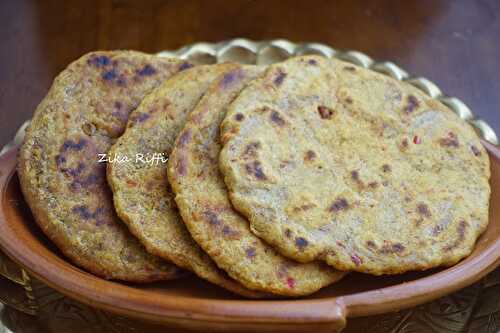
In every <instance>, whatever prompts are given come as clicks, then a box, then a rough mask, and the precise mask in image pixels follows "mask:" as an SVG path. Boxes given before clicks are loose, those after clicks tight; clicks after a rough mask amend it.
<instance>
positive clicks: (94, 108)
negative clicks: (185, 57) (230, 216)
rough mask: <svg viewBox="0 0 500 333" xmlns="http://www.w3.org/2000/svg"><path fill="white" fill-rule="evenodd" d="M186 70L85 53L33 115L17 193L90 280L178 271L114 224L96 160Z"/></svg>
mask: <svg viewBox="0 0 500 333" xmlns="http://www.w3.org/2000/svg"><path fill="white" fill-rule="evenodd" d="M190 66H191V65H190V64H188V63H185V62H181V61H179V60H172V59H167V58H159V57H154V56H151V55H147V54H143V53H139V52H132V51H116V52H93V53H89V54H87V55H85V56H83V57H81V58H80V59H78V60H77V61H75V62H73V63H72V64H70V65H69V67H68V68H67V69H65V70H64V71H63V72H62V73H61V74H60V75H59V76H58V77H57V78H56V79H55V81H54V84H53V85H52V88H51V89H50V91H49V93H48V95H47V96H46V97H45V99H44V100H43V101H42V102H41V103H40V105H39V106H38V108H37V110H36V111H35V114H34V117H33V120H32V121H31V125H30V126H29V128H28V130H27V133H26V137H25V140H24V144H23V146H22V148H21V151H20V155H19V169H18V170H19V178H20V181H21V187H22V190H23V193H24V196H25V198H26V200H27V202H28V204H29V206H30V208H31V210H32V212H33V214H34V216H35V219H36V221H37V222H38V224H39V225H40V227H41V228H42V230H43V231H44V232H45V234H46V235H47V236H48V237H49V238H50V239H51V240H52V241H53V242H54V243H55V244H56V245H57V246H58V247H59V248H60V249H61V251H62V252H63V253H64V254H65V255H66V256H67V257H69V258H70V259H71V260H72V261H73V262H74V263H76V264H77V265H79V266H81V267H83V268H85V269H86V270H88V271H90V272H92V273H94V274H96V275H99V276H102V277H104V278H108V279H120V280H127V281H136V282H147V281H153V280H164V279H170V278H174V277H177V276H179V274H180V272H181V271H180V269H178V268H177V267H175V266H174V265H170V264H168V263H166V262H163V261H162V260H161V259H159V258H157V257H155V256H152V255H150V254H148V253H147V252H146V251H145V249H144V248H143V247H142V245H141V244H140V243H139V242H138V241H137V240H136V239H135V238H134V237H133V236H132V234H130V233H129V231H128V230H127V227H126V226H125V225H124V224H123V223H122V222H121V221H120V220H119V219H118V217H117V216H116V213H115V210H114V207H113V201H112V197H111V192H110V190H109V188H108V186H107V183H106V163H100V162H99V160H100V159H103V160H104V156H105V154H106V153H107V152H108V149H109V148H110V147H111V145H112V144H113V142H114V140H115V138H116V137H118V136H120V135H121V133H122V132H123V130H124V128H125V124H126V121H127V119H128V115H129V113H130V112H131V111H132V110H134V109H135V108H136V107H137V106H138V105H139V103H140V102H141V100H142V99H143V98H144V96H145V95H146V94H148V93H149V92H150V91H152V90H153V89H154V88H155V87H157V86H158V85H159V84H160V83H161V82H163V81H164V80H165V79H167V78H168V77H170V76H172V75H173V74H174V73H176V72H178V71H179V70H181V69H184V68H187V67H190ZM100 154H102V155H100Z"/></svg>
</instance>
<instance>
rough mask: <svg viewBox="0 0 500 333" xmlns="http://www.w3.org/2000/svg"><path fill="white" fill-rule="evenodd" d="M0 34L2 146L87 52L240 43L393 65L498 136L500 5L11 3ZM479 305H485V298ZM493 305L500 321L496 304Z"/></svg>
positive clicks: (488, 1) (315, 0)
mask: <svg viewBox="0 0 500 333" xmlns="http://www.w3.org/2000/svg"><path fill="white" fill-rule="evenodd" d="M0 31H1V36H2V44H1V46H0V110H1V111H0V146H2V145H3V144H5V143H7V142H8V141H9V140H10V139H11V138H12V137H13V135H14V133H15V131H16V129H17V128H18V127H19V126H20V125H21V123H22V122H23V121H24V120H26V119H28V118H29V117H30V116H31V114H32V112H33V110H34V109H35V107H36V105H37V104H38V103H39V102H40V100H41V99H42V98H43V96H44V95H45V94H46V92H47V90H48V88H49V86H50V84H51V82H52V80H53V78H54V76H55V75H56V74H57V73H58V72H60V71H61V70H62V69H63V68H64V67H65V66H66V65H67V64H68V63H69V62H71V61H72V60H74V59H76V58H78V57H79V56H80V55H82V54H83V53H85V52H88V51H92V50H96V49H137V50H142V51H146V52H157V51H161V50H165V49H176V48H178V47H180V46H183V45H185V44H188V43H193V42H196V41H221V40H225V39H230V38H235V37H246V38H250V39H255V40H261V39H271V38H286V39H290V40H292V41H318V42H322V43H325V44H329V45H331V46H333V47H336V48H341V49H355V50H360V51H362V52H365V53H367V54H368V55H370V56H372V57H373V58H375V59H387V60H391V61H394V62H395V63H397V64H399V65H401V66H402V67H403V68H405V69H407V70H408V71H409V72H411V73H418V74H419V75H421V76H425V77H428V78H429V79H431V80H432V81H434V82H436V83H437V84H438V85H439V86H440V87H441V88H442V89H443V91H445V92H446V93H448V94H449V95H454V96H457V97H459V98H461V99H462V100H463V101H464V102H465V103H466V104H467V105H469V107H470V108H471V109H472V110H473V112H474V113H475V114H476V115H478V116H479V117H481V118H483V119H485V120H486V121H487V122H488V123H489V124H490V125H491V126H492V127H493V129H494V130H496V131H497V133H500V79H499V77H500V60H499V58H500V1H498V0H482V1H479V0H478V1H468V0H457V1H444V0H443V1H433V0H421V1H416V0H415V1H397V0H394V1H352V0H345V1H326V0H306V1H275V0H265V1H248V0H245V1H237V0H232V1H223V0H214V1H188V0H172V1H160V0H152V1H126V0H115V1H110V0H101V1H99V0H82V1H76V0H69V1H56V0H44V1H42V0H40V1H28V0H18V1H15V0H3V1H1V2H0ZM497 275H498V274H497ZM490 279H491V278H490ZM494 281H496V282H494V283H493V284H491V282H483V283H486V284H487V286H486V287H487V288H492V286H493V288H496V289H495V290H496V291H495V292H496V295H499V294H500V293H499V292H500V291H499V290H497V289H499V286H500V283H498V281H500V279H499V278H498V276H497V277H496V278H495V279H494ZM488 283H490V284H488ZM486 287H485V288H486ZM474 288H477V287H471V290H476V289H474ZM488 290H490V291H489V292H490V293H491V292H492V291H491V289H488ZM471 292H474V291H471ZM482 294H484V292H479V294H478V295H482ZM482 297H484V295H483V296H482ZM475 302H479V303H478V304H479V305H478V306H483V305H481V296H477V298H476V299H475ZM436 304H441V303H436ZM475 304H476V303H475ZM428 306H429V305H428ZM481 309H483V308H482V307H481ZM488 309H489V310H488V311H490V312H491V313H493V315H495V313H496V315H497V316H498V313H499V309H498V305H497V308H496V309H495V306H494V304H493V308H492V307H491V306H490V307H489V308H488ZM418 311H420V310H417V311H413V312H404V313H403V314H398V315H395V316H397V317H394V316H393V318H392V319H387V318H388V317H386V318H371V319H370V320H368V321H364V320H362V319H360V320H359V321H356V322H353V323H350V328H349V327H348V331H349V332H351V331H355V330H356V331H357V329H356V328H360V329H362V330H365V331H366V330H368V331H370V329H372V330H374V329H375V328H376V327H378V329H379V331H381V332H382V331H383V330H381V327H382V328H383V327H387V328H388V329H389V328H390V329H395V331H398V332H399V331H402V330H401V327H402V326H398V325H401V324H400V322H401V323H405V320H406V323H407V322H408V318H410V316H417V317H418V313H420V312H418ZM426 311H427V312H428V311H432V310H429V309H428V310H425V308H424V310H423V312H422V313H424V314H425V312H426ZM408 313H411V314H408ZM468 313H469V314H468V315H470V316H472V317H473V315H472V314H471V313H472V312H468ZM415 314H416V315H415ZM405 316H406V317H405ZM472 317H471V318H472ZM19 318H20V317H19ZM394 318H395V319H394ZM405 318H406V319H405ZM422 318H425V315H423V316H422ZM410 319H411V318H410ZM417 319H418V318H417ZM384 321H385V323H386V324H384ZM376 323H378V324H376ZM381 323H382V324H381ZM376 325H378V326H376ZM381 325H382V326H381ZM384 325H387V326H384ZM497 325H498V322H497ZM398 327H399V328H398ZM497 328H498V327H497ZM467 329H469V328H467ZM485 332H486V331H485ZM492 332H493V331H492Z"/></svg>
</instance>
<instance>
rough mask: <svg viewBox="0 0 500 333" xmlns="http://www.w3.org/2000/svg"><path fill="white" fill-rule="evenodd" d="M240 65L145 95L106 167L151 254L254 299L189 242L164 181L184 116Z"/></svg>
mask: <svg viewBox="0 0 500 333" xmlns="http://www.w3.org/2000/svg"><path fill="white" fill-rule="evenodd" d="M238 67H239V66H238V65H232V64H221V65H211V66H198V67H194V68H191V69H188V70H186V71H183V72H181V73H179V74H177V75H175V76H174V77H172V78H171V79H169V80H167V81H165V82H164V83H163V84H162V85H161V86H160V87H159V88H157V89H156V90H155V91H154V92H153V93H151V94H149V95H148V96H147V97H146V98H145V99H144V100H143V102H142V103H141V105H140V106H139V107H138V108H137V109H136V110H135V111H134V112H133V113H132V114H131V116H130V119H129V122H128V126H127V129H126V130H125V133H124V134H123V135H122V136H121V137H120V138H119V139H118V140H117V141H116V143H115V145H114V146H113V147H112V149H111V150H110V152H109V155H110V157H113V158H115V160H116V162H115V163H109V164H108V182H109V184H110V185H111V188H112V190H113V198H114V203H115V207H116V211H117V213H118V216H119V217H120V218H121V219H122V220H123V222H125V223H126V224H127V226H128V227H129V229H130V231H131V232H132V233H133V234H134V235H135V236H136V237H137V238H139V239H140V241H141V243H142V244H144V245H145V246H146V249H147V250H148V251H149V252H150V253H152V254H155V255H158V256H160V257H162V258H164V259H167V260H169V261H171V262H173V263H174V264H176V265H178V266H179V267H182V268H185V269H188V270H190V271H192V272H195V273H196V274H197V275H198V276H200V277H202V278H204V279H206V280H208V281H210V282H212V283H214V284H217V285H219V286H222V287H224V288H226V289H229V290H232V291H233V292H236V293H238V294H242V295H245V296H253V297H255V296H258V293H256V292H254V291H251V290H248V289H246V288H244V287H243V286H242V285H240V284H239V283H237V282H236V281H234V280H233V279H231V278H229V277H228V276H227V274H226V273H225V272H224V271H222V270H221V269H219V268H218V267H217V266H216V265H215V264H214V262H213V261H212V260H211V259H210V257H209V256H208V255H207V254H206V253H205V252H203V250H201V249H200V247H199V246H198V244H196V242H195V241H194V240H193V239H192V238H191V235H190V234H189V232H188V231H187V229H186V227H185V225H184V223H183V221H182V218H181V217H180V215H179V212H178V210H177V206H176V205H175V202H174V195H173V193H172V192H171V190H170V186H169V184H168V180H167V164H166V161H167V160H168V155H169V154H170V152H171V151H172V148H173V145H174V141H175V138H176V137H177V134H179V132H180V131H181V129H182V127H183V126H184V124H185V122H186V118H187V115H188V113H189V112H190V111H191V110H192V109H193V108H194V107H195V106H196V104H197V103H198V102H199V100H200V98H201V97H202V96H203V94H204V93H205V91H206V90H207V88H208V87H209V86H210V84H211V83H212V81H214V80H215V79H216V78H217V77H218V76H220V75H221V74H223V73H225V72H228V71H231V70H234V68H238Z"/></svg>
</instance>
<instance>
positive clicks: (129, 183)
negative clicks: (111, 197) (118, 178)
mask: <svg viewBox="0 0 500 333" xmlns="http://www.w3.org/2000/svg"><path fill="white" fill-rule="evenodd" d="M127 184H128V185H129V186H137V183H136V182H135V181H133V180H132V179H127Z"/></svg>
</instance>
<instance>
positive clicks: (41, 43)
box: [0, 0, 500, 145]
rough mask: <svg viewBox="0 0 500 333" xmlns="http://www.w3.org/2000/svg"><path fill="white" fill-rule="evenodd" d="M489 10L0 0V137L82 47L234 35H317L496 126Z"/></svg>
mask: <svg viewBox="0 0 500 333" xmlns="http://www.w3.org/2000/svg"><path fill="white" fill-rule="evenodd" d="M499 15H500V1H498V0H482V1H481V0H477V1H474V0H471V1H468V0H457V1H437V0H423V1H396V0H394V1H352V0H346V1H326V0H324V1H321V0H305V1H273V0H262V1H250V0H241V1H238V0H232V1H222V0H216V1H189V0H177V1H174V0H171V1H158V0H153V1H126V0H114V1H111V0H102V1H97V0H96V1H93V0H82V1H76V0H71V1H55V0H46V1H42V0H41V1H28V0H19V1H16V0H0V32H1V34H0V36H1V44H0V45H1V46H0V145H2V144H4V143H6V142H7V141H8V140H9V139H10V138H12V136H13V135H14V133H15V130H16V129H17V128H18V126H19V125H20V124H21V123H22V122H23V121H24V120H26V119H27V118H29V117H30V115H31V114H32V112H33V110H34V108H35V107H36V105H37V104H38V103H39V101H40V100H41V99H42V98H43V96H44V95H45V93H46V92H47V90H48V88H49V86H50V84H51V82H52V79H53V78H54V76H55V75H56V74H57V73H58V72H59V71H61V70H62V69H63V68H64V67H65V66H66V65H67V64H68V63H69V62H71V61H73V60H74V59H76V58H78V57H79V56H80V55H82V54H83V53H85V52H88V51H91V50H96V49H137V50H143V51H148V52H156V51H160V50H165V49H175V48H178V47H180V46H182V45H185V44H187V43H192V42H196V41H220V40H225V39H229V38H234V37H247V38H251V39H270V38H287V39H290V40H292V41H318V42H322V43H326V44H329V45H331V46H333V47H336V48H342V49H355V50H360V51H362V52H365V53H367V54H368V55H370V56H372V57H374V58H376V59H385V60H391V61H394V62H395V63H396V64H399V65H401V66H402V67H403V68H405V69H406V70H408V71H409V72H410V73H418V74H419V75H421V76H425V77H427V78H429V79H431V80H432V81H434V82H436V83H437V84H438V85H439V86H440V87H441V88H442V90H443V91H444V92H446V93H447V94H449V95H453V96H457V97H459V98H461V99H462V100H463V101H464V102H465V103H466V104H467V105H469V107H470V108H471V109H472V110H473V112H475V114H476V115H478V116H480V117H482V118H484V119H485V120H486V121H487V122H489V123H490V125H491V126H492V127H493V128H494V129H495V130H496V131H497V132H499V131H500V110H499V108H500V83H499V80H498V77H499V76H500V19H499Z"/></svg>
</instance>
